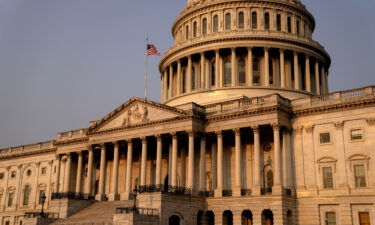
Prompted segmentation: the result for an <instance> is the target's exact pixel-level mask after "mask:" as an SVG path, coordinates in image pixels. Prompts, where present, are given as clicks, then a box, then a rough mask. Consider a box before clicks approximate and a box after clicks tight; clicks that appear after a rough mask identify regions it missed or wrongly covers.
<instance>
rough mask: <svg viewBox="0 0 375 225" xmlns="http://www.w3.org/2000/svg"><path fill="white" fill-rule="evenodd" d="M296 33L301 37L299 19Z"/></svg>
mask: <svg viewBox="0 0 375 225" xmlns="http://www.w3.org/2000/svg"><path fill="white" fill-rule="evenodd" d="M296 33H297V35H300V33H301V32H300V22H299V20H298V19H297V20H296Z"/></svg>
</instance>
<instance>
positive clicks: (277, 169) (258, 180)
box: [55, 125, 291, 200]
mask: <svg viewBox="0 0 375 225" xmlns="http://www.w3.org/2000/svg"><path fill="white" fill-rule="evenodd" d="M252 130H253V134H254V182H255V183H254V187H255V188H256V189H260V187H261V186H262V169H261V147H260V132H259V128H258V126H254V127H252ZM233 132H234V135H235V186H234V190H233V195H234V196H240V195H241V187H242V186H243V184H242V166H243V165H242V161H243V159H242V153H241V151H242V147H241V131H240V129H234V130H233ZM273 134H274V160H275V162H274V176H275V177H274V185H275V187H281V185H282V184H283V182H282V175H281V173H282V170H283V169H282V155H281V146H280V128H279V126H278V125H273ZM171 137H172V141H171V152H170V154H171V156H170V160H171V163H170V165H171V168H170V176H171V179H170V185H171V186H172V187H177V186H178V183H177V174H178V173H177V171H178V168H177V162H178V136H177V133H172V134H171ZM194 137H195V133H194V132H191V131H190V132H188V172H187V184H186V188H187V189H188V190H192V191H194V188H195V184H194V180H195V179H194V171H195V168H194V167H195V149H194ZM216 138H217V142H216V143H215V148H217V151H213V154H217V157H216V158H217V161H216V162H213V163H215V164H216V166H217V172H216V174H213V175H214V177H213V179H215V183H217V185H216V190H215V196H221V195H222V190H223V189H224V183H223V160H224V156H223V154H224V153H223V133H222V131H218V132H216ZM283 139H284V141H283V142H285V143H288V142H287V140H289V139H290V134H289V132H284V133H283ZM156 140H157V144H156V171H155V175H156V176H155V177H156V183H155V185H157V186H158V185H160V186H161V185H162V140H163V139H162V136H161V135H157V136H156ZM141 141H142V150H141V164H140V180H139V185H140V186H145V185H146V175H147V174H146V171H147V170H146V164H147V138H146V137H142V138H141ZM289 143H290V142H289ZM113 145H114V151H113V158H114V163H113V170H112V173H113V174H112V177H113V179H112V184H111V190H110V194H109V196H108V198H109V200H118V199H119V198H120V195H119V192H118V170H119V144H118V142H114V143H113ZM127 146H128V151H127V163H126V165H127V167H126V180H125V192H124V193H123V197H121V198H123V199H127V196H128V195H129V194H130V193H131V192H132V190H131V187H132V184H131V182H132V169H133V168H132V167H133V140H127ZM99 148H100V151H101V157H100V176H99V186H98V194H97V195H96V197H95V198H96V199H97V200H104V199H105V198H106V196H105V179H106V178H105V174H106V171H105V170H106V146H105V145H104V144H102V145H100V146H99ZM285 149H286V154H287V158H288V157H289V158H290V146H285ZM205 156H206V137H205V136H204V135H201V136H200V162H199V168H200V169H199V187H198V188H199V190H200V191H204V190H205V189H206V160H205V158H206V157H205ZM60 159H61V158H60V157H59V158H58V160H59V161H58V163H57V168H56V180H55V184H56V190H59V177H60V164H61V163H60ZM71 163H72V158H71V155H70V154H66V166H65V170H66V171H65V174H66V176H65V182H64V187H63V189H62V190H63V192H69V187H70V176H71ZM290 163H291V161H290V160H289V161H286V163H285V165H286V166H288V168H286V169H285V168H284V169H285V171H286V172H287V174H291V171H290V170H291V169H290ZM82 164H83V158H82V152H78V165H77V177H76V179H77V180H76V188H75V192H76V193H81V191H82V190H81V182H82V168H83V165H82ZM93 166H94V153H93V148H89V150H88V170H87V179H86V184H85V186H84V187H85V189H84V193H85V194H88V195H90V194H91V193H92V183H93V182H92V175H93ZM255 193H256V192H255Z"/></svg>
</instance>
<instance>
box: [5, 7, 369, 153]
mask: <svg viewBox="0 0 375 225" xmlns="http://www.w3.org/2000/svg"><path fill="white" fill-rule="evenodd" d="M303 2H304V4H305V5H306V6H307V8H308V9H309V10H310V11H311V12H312V13H313V15H314V16H315V19H316V22H317V26H316V30H315V33H314V39H315V40H317V41H319V42H320V43H321V44H322V45H324V46H325V48H326V49H327V51H328V52H329V54H330V55H331V58H332V66H331V69H330V78H329V80H330V89H331V91H338V90H344V89H352V88H357V87H363V86H368V85H375V73H374V69H373V68H374V67H373V66H374V65H373V64H374V62H375V26H374V23H373V21H375V14H374V12H375V1H373V0H361V1H353V0H314V1H312V0H309V1H308V0H305V1H303ZM185 4H186V1H185V0H179V1H178V0H162V1H152V0H137V1H132V2H131V1H129V0H105V1H103V0H64V1H61V0H60V1H59V0H33V1H29V0H0V148H4V147H9V146H17V145H22V144H29V143H34V142H40V141H45V140H50V139H54V138H56V134H57V132H61V131H67V130H71V129H78V128H82V127H87V126H88V122H89V121H90V120H97V119H100V118H101V117H103V116H104V115H106V114H107V113H108V112H110V111H111V110H113V109H114V108H115V107H117V106H118V105H120V104H122V103H123V102H124V101H126V100H127V99H129V98H130V97H132V96H140V97H143V79H144V61H145V59H144V58H145V57H144V52H145V39H146V37H149V38H150V41H151V42H153V43H154V44H155V45H156V47H157V48H158V50H159V51H160V52H164V51H165V50H167V49H168V47H170V46H171V45H172V44H173V39H172V36H171V24H172V23H173V21H174V19H175V18H176V17H177V15H178V14H179V12H180V10H181V9H182V8H183V7H184V5H185ZM159 60H160V57H156V56H153V57H151V58H150V61H149V65H150V73H149V75H150V76H149V93H150V95H149V96H150V99H152V100H156V101H159V96H160V87H159V86H160V85H159V84H160V80H159V78H160V77H159V72H158V70H157V65H158V62H159Z"/></svg>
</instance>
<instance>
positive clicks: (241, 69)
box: [238, 58, 246, 84]
mask: <svg viewBox="0 0 375 225" xmlns="http://www.w3.org/2000/svg"><path fill="white" fill-rule="evenodd" d="M238 83H239V84H245V83H246V65H245V59H244V58H240V60H238Z"/></svg>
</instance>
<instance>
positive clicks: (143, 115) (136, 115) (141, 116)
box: [122, 104, 149, 126]
mask: <svg viewBox="0 0 375 225" xmlns="http://www.w3.org/2000/svg"><path fill="white" fill-rule="evenodd" d="M125 114H126V116H125V118H124V120H123V122H122V125H123V126H129V125H132V124H137V123H145V122H148V121H149V118H148V109H147V106H145V105H139V104H136V105H135V106H133V107H131V108H130V109H128V110H127V111H126V113H125Z"/></svg>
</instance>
